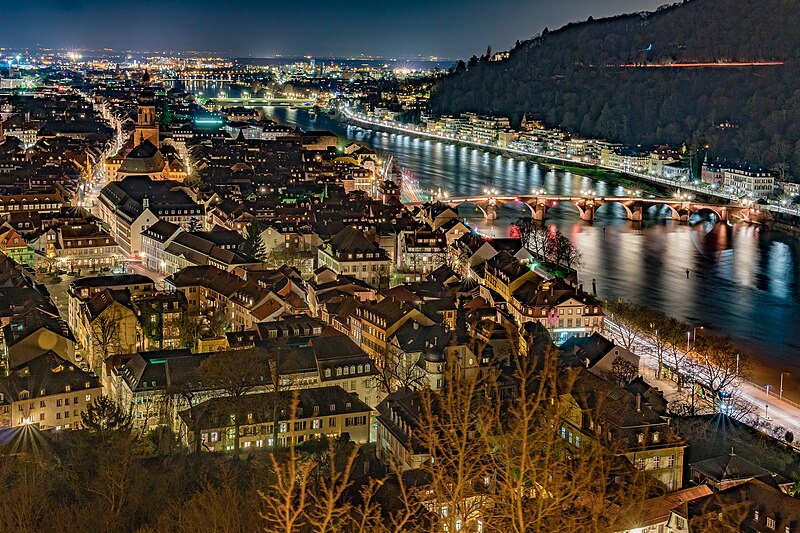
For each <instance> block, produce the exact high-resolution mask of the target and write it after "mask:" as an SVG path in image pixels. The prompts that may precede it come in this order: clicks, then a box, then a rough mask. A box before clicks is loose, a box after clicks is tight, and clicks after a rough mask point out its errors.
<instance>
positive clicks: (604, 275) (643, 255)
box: [268, 108, 800, 397]
mask: <svg viewBox="0 0 800 533" xmlns="http://www.w3.org/2000/svg"><path fill="white" fill-rule="evenodd" d="M268 111H269V112H270V114H272V115H273V116H274V118H275V119H276V120H279V121H281V122H286V123H292V124H296V125H298V126H299V127H300V128H302V129H304V130H308V129H328V130H331V131H334V132H336V133H337V134H338V135H340V136H342V137H347V138H348V139H351V140H355V141H359V142H364V143H366V144H368V145H370V146H372V147H373V148H374V149H376V150H378V151H379V152H385V153H393V154H394V155H395V156H396V157H397V159H398V161H399V162H400V164H401V165H403V166H404V167H406V168H408V169H409V170H411V171H412V172H413V174H414V175H415V177H416V178H417V179H419V180H420V182H421V183H423V184H424V185H425V186H426V187H428V188H438V187H442V188H444V189H447V190H449V191H450V192H451V193H452V194H454V195H466V194H475V193H476V192H479V191H480V190H481V189H482V188H483V187H484V186H486V185H487V184H489V183H491V184H493V185H494V186H496V187H497V188H499V189H500V190H502V191H504V192H507V193H511V194H524V193H527V192H529V191H530V190H531V189H532V188H535V187H544V188H545V189H547V191H549V192H551V193H558V194H577V193H579V192H580V191H581V190H582V189H587V188H594V189H595V190H596V191H597V193H598V194H599V195H613V194H623V193H624V188H623V187H621V186H617V185H612V184H608V183H604V182H596V181H594V180H592V179H589V178H586V177H583V176H577V175H573V174H570V173H564V172H554V171H551V170H550V169H548V168H547V167H543V166H540V165H536V164H533V163H530V162H528V161H524V160H520V159H514V158H507V157H500V156H496V155H490V154H486V153H484V152H481V151H480V150H477V149H474V148H464V147H457V146H452V145H448V144H443V143H441V142H412V140H411V138H410V137H409V136H407V135H400V134H390V133H377V132H373V131H370V130H364V129H361V128H357V127H353V126H343V125H341V124H339V123H337V122H335V121H333V120H331V119H329V118H327V117H325V116H322V115H319V116H317V117H316V118H312V117H311V116H310V115H308V114H307V113H305V112H303V111H296V110H290V109H286V108H274V109H273V108H270V109H269V110H268ZM523 208H524V207H522V208H520V209H523ZM511 209H513V207H508V208H503V209H502V210H501V213H500V217H499V218H498V220H497V221H496V222H495V223H493V224H487V222H486V221H484V220H482V219H480V218H475V216H476V210H475V208H474V207H473V208H472V209H471V211H469V210H462V212H461V214H462V216H464V217H467V218H469V219H470V220H472V221H474V222H475V223H476V224H477V225H478V226H479V228H480V229H481V231H486V232H490V233H493V234H495V235H504V234H506V232H507V228H508V224H509V223H511V222H512V221H513V220H515V219H516V218H517V217H518V216H519V215H520V214H521V213H522V211H521V210H519V211H510V210H511ZM479 214H480V213H478V215H479ZM624 214H625V210H624V208H623V207H622V206H620V205H615V204H611V205H607V206H604V207H603V208H601V209H599V210H598V212H597V216H596V220H595V222H594V224H587V223H585V222H582V221H581V220H580V218H579V216H578V213H577V210H576V209H575V208H574V206H570V205H569V204H562V205H558V206H556V207H553V208H550V209H549V210H548V214H547V222H548V223H549V224H554V225H555V226H556V227H558V228H559V229H560V230H561V231H562V232H563V233H565V234H566V235H568V236H569V237H570V238H571V239H572V240H573V241H574V242H576V243H577V246H578V247H579V249H580V251H581V253H582V255H583V261H582V264H581V265H580V268H579V270H580V276H581V278H582V279H583V281H584V283H585V285H586V286H587V287H588V286H591V280H592V279H597V289H598V296H599V297H601V298H604V299H607V298H616V297H623V298H628V299H631V300H633V301H635V302H638V303H641V304H647V305H651V306H653V307H655V308H656V309H659V310H661V311H664V312H665V313H668V314H670V315H674V316H677V317H680V318H682V319H684V320H686V321H688V322H690V323H693V324H697V325H700V324H702V325H704V326H705V327H706V328H711V329H713V330H717V331H720V332H724V333H727V334H729V335H731V336H732V337H734V338H736V339H737V340H738V341H739V342H740V343H741V344H743V345H744V346H745V347H746V348H748V349H749V350H750V351H751V352H753V353H754V355H755V356H756V357H757V358H758V360H759V361H760V365H759V369H758V372H757V375H756V380H758V381H760V382H762V383H772V384H773V385H776V384H777V373H776V369H777V371H790V372H792V374H793V376H796V378H792V379H788V378H787V380H786V383H785V384H784V387H785V390H789V389H790V388H792V389H794V392H798V391H800V388H796V387H797V385H794V383H790V382H793V381H796V382H797V383H798V384H800V361H799V360H798V358H797V357H796V355H797V354H798V348H800V330H798V329H797V328H796V327H795V325H796V324H798V319H800V304H798V262H799V261H800V246H798V242H797V241H796V240H794V239H792V238H790V237H787V236H785V235H783V234H779V233H775V232H771V231H768V230H764V229H762V228H758V227H751V226H746V225H735V226H730V225H727V224H714V223H712V222H711V221H709V218H708V217H709V213H707V212H703V213H700V215H696V216H694V217H693V218H692V220H691V221H690V224H689V225H681V224H678V223H676V222H673V221H672V220H668V219H666V218H667V217H669V209H668V208H666V207H653V208H651V209H649V210H647V212H646V213H645V215H644V216H645V220H644V221H643V222H642V223H641V224H638V225H636V226H634V225H633V224H632V223H630V222H628V221H626V220H625V219H624ZM686 269H689V270H690V275H689V278H688V279H687V277H686ZM790 394H791V393H790ZM796 396H800V395H795V397H796Z"/></svg>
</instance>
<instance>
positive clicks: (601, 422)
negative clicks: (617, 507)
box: [560, 368, 686, 491]
mask: <svg viewBox="0 0 800 533" xmlns="http://www.w3.org/2000/svg"><path fill="white" fill-rule="evenodd" d="M570 372H571V373H572V374H571V377H573V378H574V382H573V383H572V388H571V390H570V392H569V393H566V394H563V395H562V396H561V402H562V412H564V413H565V417H564V420H563V422H562V425H561V428H560V433H561V438H563V439H564V440H565V441H567V442H568V443H569V445H570V446H571V447H572V448H573V449H575V450H578V451H579V450H580V449H581V448H582V447H586V446H587V444H589V442H592V443H594V444H598V445H600V446H603V447H604V448H606V449H608V450H610V451H611V452H612V453H614V454H615V455H618V456H624V457H625V458H627V459H628V460H629V461H630V462H631V464H632V465H633V466H634V467H635V468H636V469H638V470H646V471H647V472H648V473H649V474H650V475H651V476H653V477H655V478H656V479H658V480H659V481H661V482H662V483H663V484H664V486H665V487H666V488H667V490H669V491H673V490H678V489H680V488H681V487H682V486H683V458H684V451H685V449H686V443H685V442H684V441H683V440H682V439H681V438H680V437H679V436H678V435H677V434H676V433H675V432H674V431H673V430H672V427H671V426H670V424H669V420H668V419H667V418H666V417H664V416H662V415H661V414H659V413H657V412H656V411H655V410H654V409H653V408H652V407H651V406H650V405H648V404H647V403H645V402H643V401H642V398H641V396H640V395H634V394H632V393H630V392H628V391H627V390H625V389H622V388H620V387H618V386H617V385H614V384H613V383H610V382H608V381H606V380H604V379H602V378H600V377H598V376H596V375H594V374H592V373H591V372H589V371H588V370H586V369H585V368H576V369H572V370H571V371H570Z"/></svg>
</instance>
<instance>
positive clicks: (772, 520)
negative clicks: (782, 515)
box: [767, 516, 775, 529]
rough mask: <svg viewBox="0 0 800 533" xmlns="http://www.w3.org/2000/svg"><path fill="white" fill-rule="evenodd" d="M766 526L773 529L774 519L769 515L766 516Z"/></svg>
mask: <svg viewBox="0 0 800 533" xmlns="http://www.w3.org/2000/svg"><path fill="white" fill-rule="evenodd" d="M767 527H768V528H770V529H775V519H774V518H772V517H771V516H768V517H767Z"/></svg>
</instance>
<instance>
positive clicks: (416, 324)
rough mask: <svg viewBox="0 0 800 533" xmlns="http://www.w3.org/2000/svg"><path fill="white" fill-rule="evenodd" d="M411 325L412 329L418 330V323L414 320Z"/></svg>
mask: <svg viewBox="0 0 800 533" xmlns="http://www.w3.org/2000/svg"><path fill="white" fill-rule="evenodd" d="M412 324H413V327H414V329H419V322H417V321H416V320H414V321H413V322H412Z"/></svg>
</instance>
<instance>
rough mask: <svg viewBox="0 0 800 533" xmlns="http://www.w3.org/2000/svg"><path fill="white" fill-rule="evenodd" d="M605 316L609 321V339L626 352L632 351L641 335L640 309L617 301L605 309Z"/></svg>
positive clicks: (623, 301) (625, 302)
mask: <svg viewBox="0 0 800 533" xmlns="http://www.w3.org/2000/svg"><path fill="white" fill-rule="evenodd" d="M605 310H606V315H607V316H608V318H610V319H611V322H612V323H613V326H612V325H611V324H609V326H610V327H609V328H608V329H607V331H608V332H609V333H610V334H611V335H610V336H611V339H612V340H613V341H614V342H615V343H617V344H619V345H620V346H622V347H623V348H625V349H626V350H628V351H633V350H634V346H635V344H636V342H637V341H638V340H639V338H640V337H641V334H642V327H641V326H642V325H641V323H640V318H641V314H640V313H639V311H640V307H639V306H638V305H636V304H634V303H632V302H629V301H627V300H622V299H620V300H617V301H616V302H611V303H609V304H608V305H606V307H605Z"/></svg>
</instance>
